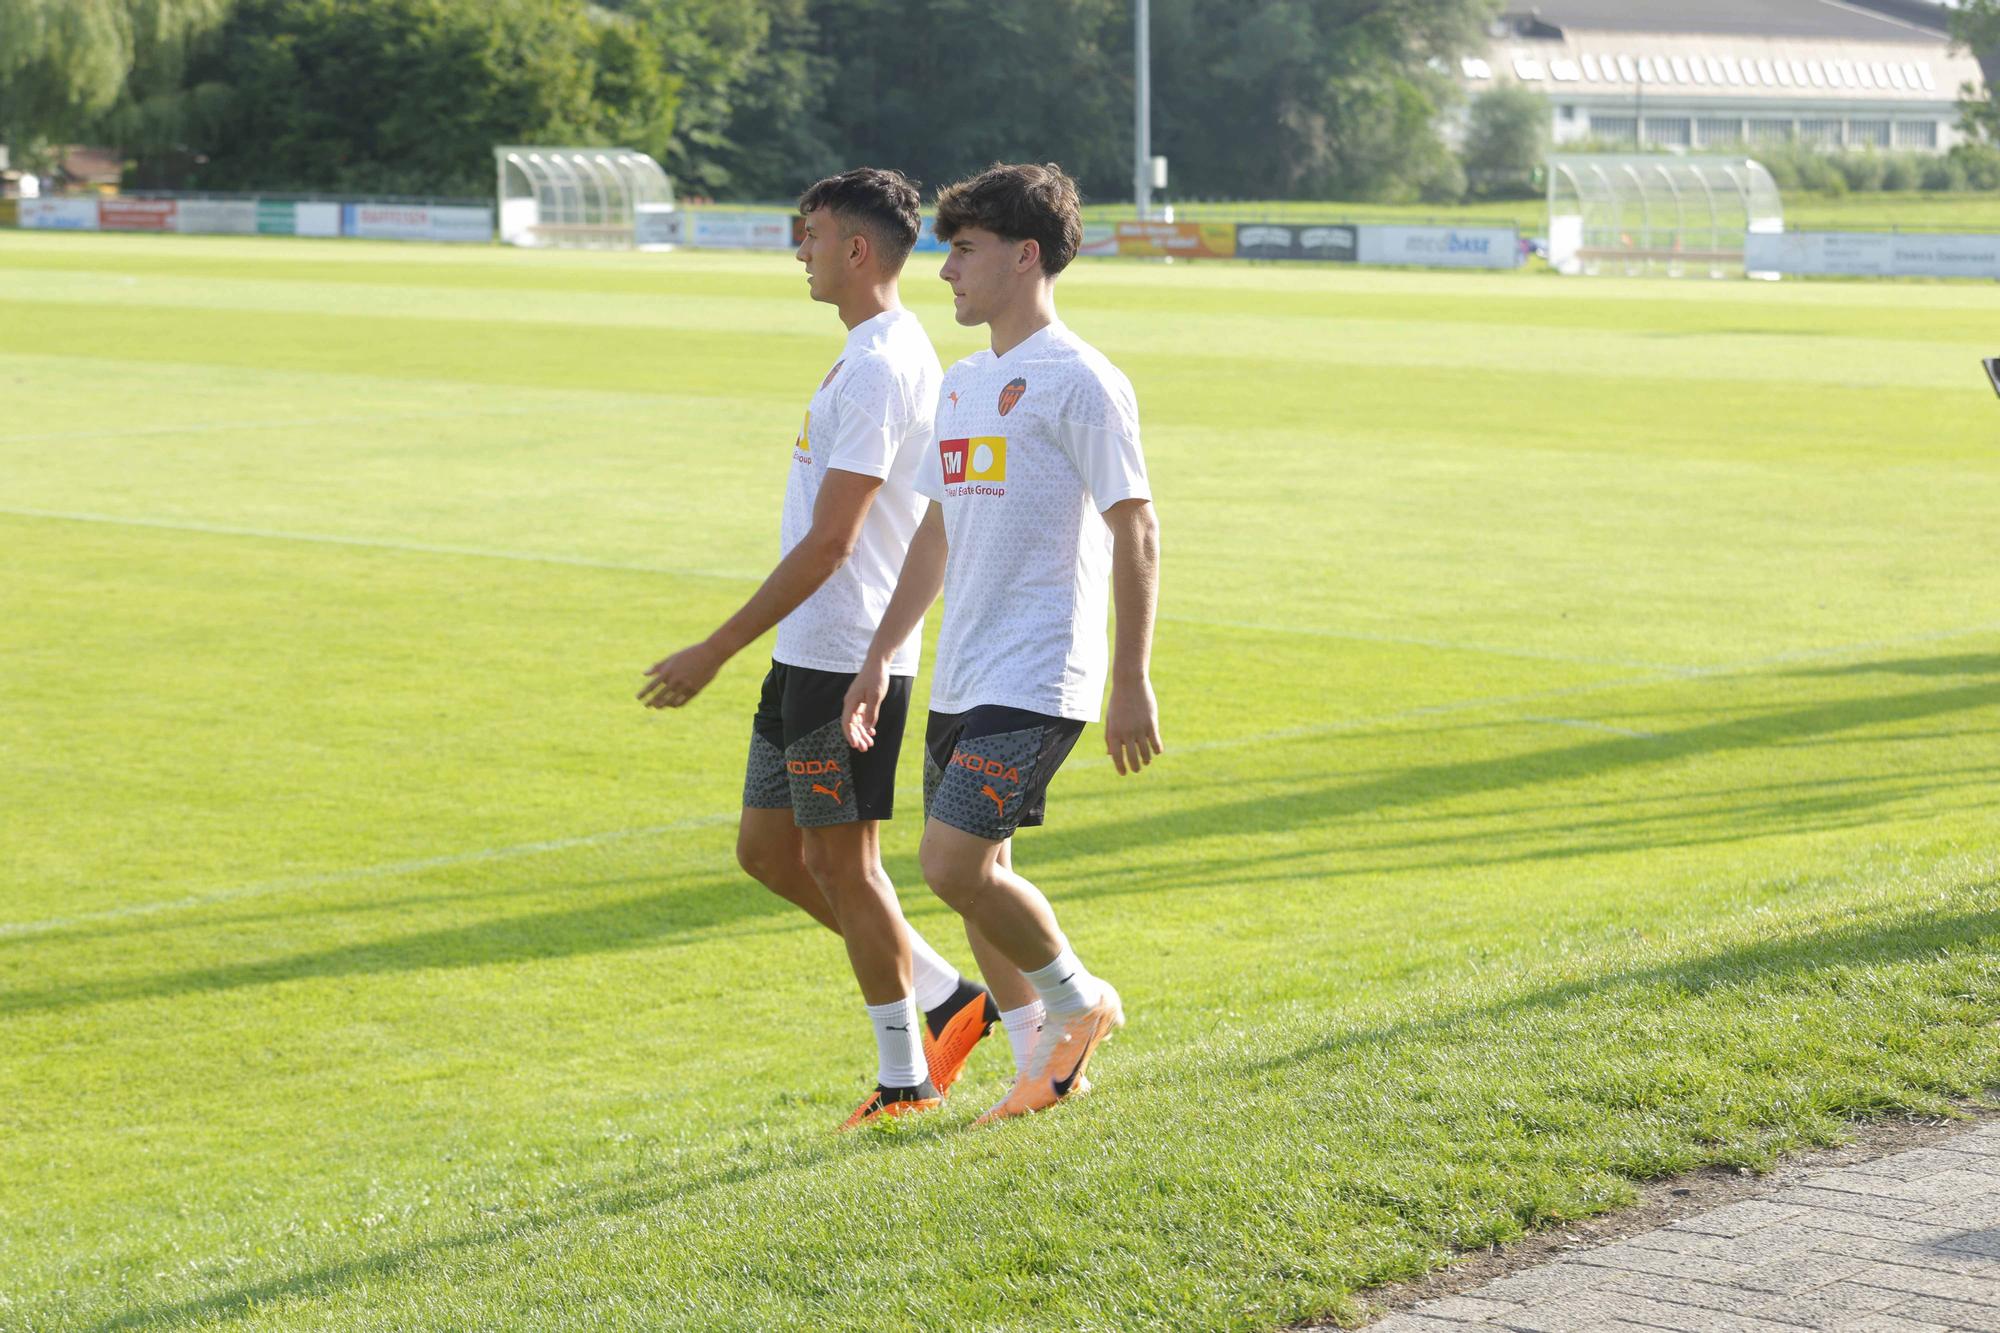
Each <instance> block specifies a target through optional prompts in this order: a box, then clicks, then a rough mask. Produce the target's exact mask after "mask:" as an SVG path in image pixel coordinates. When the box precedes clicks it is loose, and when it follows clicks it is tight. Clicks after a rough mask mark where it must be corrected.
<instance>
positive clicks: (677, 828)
mask: <svg viewBox="0 0 2000 1333" xmlns="http://www.w3.org/2000/svg"><path fill="white" fill-rule="evenodd" d="M735 820H736V816H735V815H734V814H726V815H698V816H696V817H694V818H692V819H683V820H679V821H677V822H675V823H672V824H651V825H647V826H646V827H644V828H626V829H612V830H610V831H609V832H605V833H586V834H583V835H581V836H579V837H574V838H550V839H548V840H546V841H544V842H523V843H516V844H515V845H513V846H511V847H486V848H482V849H481V850H479V851H476V852H454V853H452V854H451V855H449V856H426V857H421V858H419V859H417V860H413V861H390V862H387V863H385V864H382V865H373V866H357V867H354V868H352V869H348V870H330V871H326V872H324V873H322V874H317V875H296V876H293V877H291V878H289V879H270V880H262V881H259V882H256V883H252V884H239V885H237V886H236V887H234V888H228V889H218V890H216V891H215V892H213V893H200V894H190V895H188V896H187V897H185V898H170V899H167V900H165V901H162V902H152V903H132V904H130V905H128V906H125V907H110V908H106V909H105V910H103V911H101V912H78V913H76V914H75V915H74V916H56V917H48V918H45V919H43V920H40V921H0V937H4V936H10V935H38V934H41V933H42V932H44V931H50V930H61V929H64V928H65V927H68V926H81V925H87V924H89V923H90V922H93V921H117V920H122V919H124V918H127V917H135V916H152V915H155V914H157V913H160V912H176V911H181V910H183V909H186V908H195V907H207V906H209V905H210V904H212V903H225V902H236V901H239V900H240V899H244V898H265V897H270V896H272V895H274V894H286V893H298V892H301V891H303V890H306V889H317V888H324V887H326V886H328V885H332V884H351V883H354V882H355V881H357V880H366V879H384V878H389V877H393V876H396V875H417V874H422V873H424V872H426V871H430V870H443V869H445V868H447V867H450V866H464V865H477V864H480V863H481V862H486V861H512V860H517V859H519V858H521V857H524V856H545V855H547V854H548V853H550V852H567V851H572V850H574V849H576V848H578V847H602V846H606V845H608V844H611V843H616V842H631V841H633V840H634V839H638V838H656V837H659V836H661V835H662V834H667V833H682V832H686V831H687V830H689V829H698V828H713V827H715V826H716V825H718V824H729V823H734V822H735Z"/></svg>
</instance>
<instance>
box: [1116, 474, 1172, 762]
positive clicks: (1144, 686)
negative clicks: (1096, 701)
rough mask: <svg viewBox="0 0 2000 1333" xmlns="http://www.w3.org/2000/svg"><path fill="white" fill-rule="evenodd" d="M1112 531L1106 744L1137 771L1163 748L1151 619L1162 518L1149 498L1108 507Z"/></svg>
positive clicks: (1155, 603)
mask: <svg viewBox="0 0 2000 1333" xmlns="http://www.w3.org/2000/svg"><path fill="white" fill-rule="evenodd" d="M1104 522H1105V524H1106V525H1107V526H1109V527H1110V529H1111V601H1112V605H1113V606H1115V607H1116V608H1117V612H1118V637H1117V640H1116V641H1115V642H1114V644H1113V645H1112V650H1111V706H1110V707H1109V708H1108V709H1107V710H1106V711H1105V714H1104V748H1105V749H1106V750H1108V751H1109V752H1110V754H1111V762H1112V763H1113V764H1115V765H1117V768H1118V771H1119V772H1120V773H1137V772H1138V771H1139V770H1140V769H1142V768H1144V767H1145V766H1146V765H1147V764H1150V763H1152V762H1153V756H1154V755H1156V754H1159V753H1161V752H1162V750H1163V749H1164V748H1165V747H1163V746H1162V745H1161V744H1160V709H1159V704H1158V703H1157V702H1156V701H1155V700H1154V698H1153V682H1152V676H1151V667H1152V661H1153V617H1154V614H1155V611H1156V610H1157V608H1158V606H1159V600H1160V521H1159V518H1158V517H1157V516H1156V515H1155V514H1154V513H1153V506H1152V504H1151V503H1150V502H1148V501H1145V500H1120V501H1119V502H1118V503H1117V504H1115V505H1112V506H1111V508H1109V509H1107V510H1105V511H1104Z"/></svg>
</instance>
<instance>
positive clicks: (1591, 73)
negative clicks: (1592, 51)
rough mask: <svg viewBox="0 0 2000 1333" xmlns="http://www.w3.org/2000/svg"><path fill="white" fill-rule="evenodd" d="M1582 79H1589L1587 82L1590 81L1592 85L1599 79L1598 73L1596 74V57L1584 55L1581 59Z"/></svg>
mask: <svg viewBox="0 0 2000 1333" xmlns="http://www.w3.org/2000/svg"><path fill="white" fill-rule="evenodd" d="M1583 77H1584V78H1586V79H1589V80H1590V81H1591V82H1592V83H1596V82H1597V80H1598V77H1599V76H1598V73H1597V57H1596V56H1593V55H1586V56H1584V58H1583Z"/></svg>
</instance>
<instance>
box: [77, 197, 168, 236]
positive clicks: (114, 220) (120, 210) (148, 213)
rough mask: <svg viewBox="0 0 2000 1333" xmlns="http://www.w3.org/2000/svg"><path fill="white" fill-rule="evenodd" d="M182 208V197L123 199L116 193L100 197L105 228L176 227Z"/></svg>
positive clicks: (99, 211)
mask: <svg viewBox="0 0 2000 1333" xmlns="http://www.w3.org/2000/svg"><path fill="white" fill-rule="evenodd" d="M179 210H180V201H179V200H178V199H123V198H119V197H117V196H115V195H114V196H112V197H110V198H106V199H100V200H98V201H97V225H98V226H99V227H100V228H102V229H103V230H105V231H173V230H174V225H175V217H176V215H177V214H178V212H179Z"/></svg>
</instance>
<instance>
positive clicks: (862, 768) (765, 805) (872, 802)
mask: <svg viewBox="0 0 2000 1333" xmlns="http://www.w3.org/2000/svg"><path fill="white" fill-rule="evenodd" d="M853 682H854V677H853V676H852V675H847V674H843V673H841V672H838V671H815V670H814V669H813V668H811V667H796V666H787V665H785V664H784V663H783V662H772V663H771V671H770V674H769V675H767V676H765V677H764V690H763V693H762V695H761V696H760V697H759V698H758V700H757V713H756V716H754V717H753V718H751V719H750V761H749V763H748V765H747V766H746V769H745V772H744V776H743V804H744V805H746V806H749V807H750V808H751V809H753V810H783V809H786V808H788V807H789V808H790V810H791V812H792V822H793V823H795V824H797V825H798V826H799V827H800V828H823V827H825V826H826V825H828V824H851V823H853V822H855V821H856V820H860V819H888V818H889V817H890V816H891V815H893V814H894V813H895V809H896V756H897V753H898V751H900V750H901V749H902V748H903V724H904V721H905V719H907V718H908V717H909V713H910V683H911V682H910V677H908V676H891V677H889V693H888V696H887V697H886V698H884V699H883V700H882V711H881V714H880V716H878V717H877V718H876V720H875V745H874V748H872V749H868V750H853V749H850V748H848V744H847V738H846V737H845V736H844V735H842V734H841V730H840V705H841V703H842V701H843V700H844V699H845V698H846V697H847V687H848V686H849V685H851V684H853Z"/></svg>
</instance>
